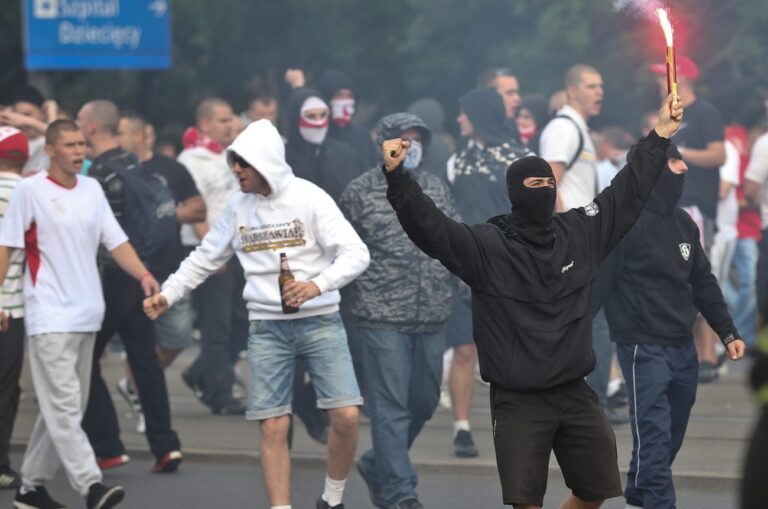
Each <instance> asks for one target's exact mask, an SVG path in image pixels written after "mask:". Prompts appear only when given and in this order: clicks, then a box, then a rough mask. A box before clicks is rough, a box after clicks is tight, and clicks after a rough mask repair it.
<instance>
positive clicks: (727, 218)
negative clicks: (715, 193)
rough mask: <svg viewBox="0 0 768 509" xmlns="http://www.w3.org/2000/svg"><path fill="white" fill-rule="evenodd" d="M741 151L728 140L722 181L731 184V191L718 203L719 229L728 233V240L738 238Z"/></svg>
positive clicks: (721, 176)
mask: <svg viewBox="0 0 768 509" xmlns="http://www.w3.org/2000/svg"><path fill="white" fill-rule="evenodd" d="M740 163H741V158H740V157H739V151H738V150H737V149H736V147H735V146H733V143H731V142H730V141H728V140H725V164H723V165H722V166H721V167H720V181H721V182H728V183H729V184H731V189H730V190H729V191H728V194H727V195H726V197H725V198H722V199H721V200H720V201H719V202H718V203H717V229H718V230H720V231H724V232H726V233H727V235H728V238H731V236H733V237H734V238H735V236H736V223H737V222H738V220H739V201H738V199H737V198H736V187H737V186H738V185H739V164H740Z"/></svg>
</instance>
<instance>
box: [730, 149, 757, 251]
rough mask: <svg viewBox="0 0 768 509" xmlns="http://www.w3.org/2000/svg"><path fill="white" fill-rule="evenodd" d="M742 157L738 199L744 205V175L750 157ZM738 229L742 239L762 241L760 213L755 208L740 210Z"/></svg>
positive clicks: (737, 190) (737, 192) (737, 191)
mask: <svg viewBox="0 0 768 509" xmlns="http://www.w3.org/2000/svg"><path fill="white" fill-rule="evenodd" d="M740 157H741V163H740V164H741V166H740V167H739V181H740V182H741V184H739V187H737V188H736V198H738V200H739V203H742V202H743V200H744V175H745V174H746V173H747V166H749V157H748V156H746V155H744V154H741V155H740ZM736 228H737V229H738V231H739V238H740V239H755V240H760V238H761V230H762V223H761V219H760V212H759V211H757V210H755V209H753V208H743V207H742V208H740V209H739V221H738V222H737V223H736Z"/></svg>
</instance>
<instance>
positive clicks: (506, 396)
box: [383, 96, 683, 509]
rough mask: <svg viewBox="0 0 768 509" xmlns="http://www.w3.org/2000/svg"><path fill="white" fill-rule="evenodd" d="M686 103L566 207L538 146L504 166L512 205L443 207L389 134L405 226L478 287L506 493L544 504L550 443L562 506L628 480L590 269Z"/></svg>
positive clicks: (395, 193) (634, 205)
mask: <svg viewBox="0 0 768 509" xmlns="http://www.w3.org/2000/svg"><path fill="white" fill-rule="evenodd" d="M670 106H671V107H670ZM682 115H683V108H682V105H681V104H680V102H679V101H678V100H674V101H673V98H672V97H671V96H670V98H668V100H667V101H665V103H664V104H663V105H662V107H661V109H660V110H659V116H660V120H659V124H658V126H657V127H656V129H655V130H654V131H652V132H650V133H649V134H648V136H647V137H646V138H644V139H641V140H640V142H639V143H638V145H637V149H636V150H635V151H634V154H633V156H632V157H631V158H630V160H629V162H628V164H627V166H626V167H625V168H624V169H623V170H622V171H621V172H620V173H619V174H618V175H617V176H616V177H615V179H614V181H613V184H612V185H611V186H610V187H608V188H607V189H606V190H605V191H603V192H602V193H601V194H600V195H598V196H597V197H596V198H595V201H594V202H592V203H590V204H588V205H586V206H584V207H580V208H578V209H572V210H569V211H568V212H564V213H561V214H554V215H553V213H552V211H553V209H554V205H555V198H556V189H555V179H554V175H553V173H552V168H551V167H550V166H549V164H548V163H547V162H546V161H544V160H543V159H541V158H538V157H535V156H529V157H524V158H522V159H520V160H518V161H515V162H514V163H512V164H511V165H510V167H509V170H508V171H507V175H506V182H507V190H508V193H509V198H510V201H511V202H512V212H511V213H510V214H507V215H504V216H497V217H494V218H492V219H490V221H489V224H483V225H474V226H468V225H465V224H462V223H458V222H456V221H453V220H452V219H450V218H448V217H447V216H445V214H443V213H442V212H440V210H439V209H438V208H437V207H435V205H434V203H433V202H432V201H431V200H430V199H429V198H428V197H427V196H426V195H425V194H424V193H423V192H422V191H421V189H420V187H419V185H418V183H417V182H416V181H414V180H413V178H411V177H410V176H409V175H408V174H407V173H406V172H405V171H403V169H402V162H403V160H404V159H405V156H406V150H407V147H408V142H407V141H403V140H399V139H397V140H388V141H386V142H384V144H383V152H384V165H385V171H386V172H387V182H388V183H389V189H388V191H387V198H388V199H389V201H390V203H391V204H392V207H393V208H394V209H395V211H396V212H397V216H398V219H399V221H400V224H401V225H402V226H403V229H404V230H405V232H406V233H407V234H408V237H409V238H410V239H411V240H412V241H413V242H414V244H416V245H417V246H418V247H419V248H420V249H421V250H422V251H424V252H425V253H427V254H428V255H429V256H432V257H433V258H437V259H438V260H440V262H441V263H442V264H443V265H444V266H445V267H446V268H447V269H448V270H450V271H451V272H453V273H454V274H456V275H457V276H459V277H460V278H461V279H462V280H464V281H465V282H466V283H467V284H468V285H469V287H470V288H471V289H472V312H473V316H472V320H473V329H474V338H475V342H476V343H477V346H478V353H479V357H480V370H481V374H482V376H483V378H484V379H485V380H486V381H489V382H490V383H491V417H492V419H493V433H494V444H495V447H496V461H497V466H498V469H499V475H500V477H501V484H502V493H503V500H504V503H506V504H512V505H514V506H515V507H517V508H525V509H532V508H535V507H540V506H541V505H542V503H543V499H544V492H545V491H546V482H547V473H548V465H549V457H550V454H551V451H552V450H553V449H554V451H555V455H556V456H557V459H558V462H559V463H560V467H561V469H562V471H563V476H564V478H565V483H566V484H567V485H568V487H570V488H571V490H572V495H571V496H569V497H568V499H567V500H566V501H565V502H564V503H563V505H562V506H561V508H563V509H593V508H597V507H600V505H602V502H603V500H604V499H606V498H611V497H616V496H619V495H620V494H621V492H622V489H621V480H620V478H619V471H618V466H617V463H616V462H617V458H616V441H615V438H614V436H613V431H612V430H611V427H610V425H609V423H608V421H607V419H606V417H605V414H603V412H602V410H601V409H600V407H599V405H598V401H597V397H596V396H595V393H594V391H592V390H591V389H590V388H589V386H588V385H587V384H586V382H585V381H584V377H585V376H586V375H587V374H588V373H589V372H590V371H592V369H593V368H594V365H595V355H594V353H593V352H592V337H591V335H592V334H591V325H592V312H591V306H590V294H591V292H592V279H593V277H594V275H595V272H596V270H597V266H598V265H599V264H600V262H602V261H603V260H604V259H605V257H606V256H608V253H609V252H610V251H611V249H613V247H614V246H616V245H617V244H618V243H619V241H620V240H621V238H622V237H623V236H624V234H625V233H626V232H627V231H629V229H630V228H631V227H632V225H633V224H634V222H635V221H636V220H637V218H638V216H639V215H640V212H641V211H642V209H643V207H644V205H645V202H646V201H647V200H648V198H649V196H650V194H651V191H652V189H653V187H654V185H655V184H656V180H657V179H658V177H659V175H660V174H661V172H662V170H663V169H664V167H665V165H666V149H667V146H668V144H669V137H670V136H672V134H674V133H675V132H676V131H677V129H678V128H679V126H680V123H681V121H682Z"/></svg>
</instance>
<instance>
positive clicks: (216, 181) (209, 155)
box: [177, 147, 240, 246]
mask: <svg viewBox="0 0 768 509" xmlns="http://www.w3.org/2000/svg"><path fill="white" fill-rule="evenodd" d="M177 160H178V161H179V162H180V163H181V164H183V165H184V166H185V167H186V168H187V171H189V174H190V175H192V179H193V180H194V181H195V185H196V186H197V190H198V191H200V196H202V197H203V201H205V207H206V209H207V217H206V222H207V223H208V225H209V226H213V224H214V223H215V222H216V221H217V220H218V219H219V216H221V213H222V212H224V209H226V208H227V205H228V204H229V200H231V199H232V197H233V196H234V195H235V193H237V192H238V191H240V185H239V184H238V183H237V179H236V178H235V174H234V173H232V170H231V169H230V168H229V165H228V164H227V155H226V153H225V152H222V153H220V154H215V153H213V152H211V151H210V150H208V149H207V148H204V147H196V148H190V149H186V150H184V151H183V152H182V153H181V154H179V158H178V159H177ZM181 243H182V244H183V245H185V246H197V245H199V244H200V239H198V238H197V235H195V231H194V229H193V228H192V225H189V224H185V225H182V226H181Z"/></svg>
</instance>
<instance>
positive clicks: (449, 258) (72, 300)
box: [0, 55, 768, 509]
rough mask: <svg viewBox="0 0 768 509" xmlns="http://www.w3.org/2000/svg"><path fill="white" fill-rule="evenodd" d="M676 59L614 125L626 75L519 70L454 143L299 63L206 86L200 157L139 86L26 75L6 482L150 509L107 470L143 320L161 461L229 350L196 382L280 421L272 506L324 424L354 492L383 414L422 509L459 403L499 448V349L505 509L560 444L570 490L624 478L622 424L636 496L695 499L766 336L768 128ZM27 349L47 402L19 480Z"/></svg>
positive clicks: (385, 457)
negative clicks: (108, 95) (179, 386)
mask: <svg viewBox="0 0 768 509" xmlns="http://www.w3.org/2000/svg"><path fill="white" fill-rule="evenodd" d="M649 72H651V73H654V74H656V75H657V76H658V83H659V88H660V102H661V103H662V105H661V108H658V109H657V108H654V109H653V110H651V111H649V112H648V113H647V114H645V115H644V116H643V118H642V119H639V120H638V121H637V128H636V129H632V130H629V129H626V128H625V127H619V126H607V127H602V128H600V129H599V130H592V129H590V126H589V124H590V121H591V120H592V119H593V118H595V117H597V116H599V115H600V111H601V107H602V101H603V96H604V88H603V80H602V76H601V74H600V72H599V71H598V70H597V69H596V68H594V67H591V66H588V65H583V64H577V65H574V66H572V67H571V68H570V69H568V70H567V71H566V72H565V73H564V80H563V86H564V88H563V90H561V91H559V92H557V93H555V94H553V95H552V96H551V97H549V98H547V97H546V96H544V95H541V94H539V93H531V94H525V93H523V92H526V91H521V90H520V86H519V82H518V79H517V77H516V76H515V74H514V72H513V71H512V70H510V69H507V68H492V69H488V70H487V71H485V72H483V73H482V74H481V75H480V76H479V77H478V81H477V87H476V88H474V89H472V90H469V91H468V92H467V93H466V94H464V95H463V96H462V97H460V98H459V99H458V109H459V115H458V117H457V118H456V123H457V132H458V136H457V137H453V136H452V135H451V134H449V132H448V131H450V129H448V130H446V126H445V112H444V108H443V106H442V105H441V104H440V103H439V102H438V101H436V100H435V99H433V98H423V99H420V100H418V101H415V102H414V103H413V104H411V105H409V106H408V107H407V108H405V110H404V111H401V112H395V113H390V114H387V115H384V116H382V117H381V118H380V119H379V120H378V121H377V122H375V124H374V125H371V126H364V125H361V123H358V122H357V121H356V118H355V107H356V105H357V104H358V102H357V101H358V99H359V98H358V96H357V93H356V89H355V87H354V84H353V82H352V80H351V79H350V78H349V76H348V75H346V74H345V73H343V72H340V71H337V70H329V71H327V72H325V73H324V74H322V75H321V76H320V77H319V78H318V79H317V80H315V81H313V82H311V83H310V82H308V79H307V77H306V76H305V74H304V73H303V72H302V71H301V70H300V69H289V70H288V71H287V72H286V73H285V84H284V86H285V88H286V90H287V92H286V94H283V95H286V96H287V100H283V95H281V94H279V93H278V92H277V91H276V90H270V89H269V87H259V88H258V89H257V90H254V91H253V97H252V98H251V100H250V101H249V103H248V104H247V105H246V107H245V109H244V111H243V112H242V113H241V114H236V112H235V109H234V108H233V106H232V104H230V103H229V102H228V101H227V100H225V99H223V98H220V97H208V98H205V99H203V100H202V101H200V102H199V104H198V105H197V108H196V111H195V125H193V126H191V127H189V129H187V130H186V132H184V134H183V137H182V138H181V140H178V144H177V142H176V140H158V139H157V134H156V132H157V130H156V128H155V126H154V125H153V124H152V123H151V122H150V121H149V120H148V119H147V118H146V116H145V115H144V114H143V113H141V112H135V111H128V110H121V109H120V108H119V106H118V105H116V104H115V103H113V102H112V101H110V100H106V99H96V100H92V101H88V102H86V103H85V104H83V105H81V106H80V107H79V109H78V110H77V111H72V112H67V111H64V110H63V109H61V108H60V107H59V105H58V104H57V103H56V102H55V101H54V100H52V99H48V100H46V98H45V97H44V95H43V94H42V93H41V92H40V91H38V90H37V89H36V88H34V87H32V86H29V85H23V86H19V87H18V88H17V89H16V90H15V91H14V93H13V95H12V96H11V97H9V98H7V101H5V105H4V106H1V107H0V282H1V283H2V301H0V319H2V332H1V333H0V421H1V422H0V488H6V489H15V490H16V499H15V505H16V507H19V508H41V509H49V508H51V509H56V508H61V507H63V505H61V504H59V503H58V502H56V501H55V500H54V498H52V496H51V495H49V494H48V493H47V491H46V489H45V485H46V483H47V482H48V481H50V480H51V479H52V477H53V476H54V475H55V473H56V471H57V470H58V468H59V466H63V467H64V470H65V472H66V474H67V478H68V480H69V481H70V484H71V485H72V487H73V488H74V489H75V490H77V491H78V492H79V493H80V494H81V495H82V496H83V497H85V500H86V505H87V507H89V508H102V509H103V508H109V507H113V506H114V505H116V504H118V503H119V502H120V501H121V500H122V498H123V497H124V495H125V493H124V490H123V488H122V487H120V486H107V485H105V484H103V483H102V471H103V470H107V469H112V468H117V467H120V466H122V465H124V464H126V463H128V462H129V461H130V457H129V456H128V455H127V453H126V448H125V446H124V445H123V443H122V441H121V439H120V429H119V427H118V420H117V414H116V410H115V405H114V404H113V401H112V397H111V392H110V389H109V387H108V385H107V383H106V381H105V380H104V377H103V376H102V373H101V368H100V359H101V358H102V357H103V355H104V352H105V351H106V350H107V346H108V344H110V342H112V341H116V338H119V341H120V343H122V345H123V348H124V351H125V359H126V366H125V376H124V377H122V378H121V379H120V380H117V381H116V382H115V390H116V391H117V392H118V393H119V394H120V395H121V396H122V397H123V398H124V399H125V400H126V402H127V404H128V405H129V408H130V409H131V410H132V412H133V414H134V416H135V419H136V428H137V430H138V431H140V432H142V433H145V435H146V439H147V443H148V446H149V449H150V450H151V452H152V454H153V455H154V456H155V458H156V460H155V463H154V466H153V467H152V472H154V473H170V472H175V471H177V470H178V468H179V466H180V464H181V463H182V461H183V459H184V457H183V453H182V446H181V441H180V439H179V436H178V435H177V433H176V432H175V431H174V429H173V425H172V413H171V409H170V406H169V399H168V390H167V385H166V379H165V374H164V369H165V368H167V367H168V366H169V365H171V364H172V363H173V362H174V361H175V359H176V358H177V356H178V355H179V354H180V353H181V352H182V351H183V350H184V349H186V348H188V347H190V346H192V345H193V344H195V343H196V341H199V353H198V354H197V357H196V358H195V360H194V362H193V363H192V364H191V365H189V366H188V367H186V368H185V369H184V370H183V372H182V379H183V382H184V383H185V384H186V386H188V387H189V389H190V390H191V391H192V392H193V394H194V395H195V397H196V398H197V399H198V400H199V402H200V403H201V404H202V405H205V407H207V408H208V409H209V410H210V412H211V413H212V414H213V415H243V416H244V417H245V418H246V419H247V420H252V421H257V422H258V423H259V430H260V437H261V440H260V446H259V447H260V460H261V467H262V473H263V477H264V481H265V485H266V491H267V495H268V498H269V502H270V504H271V507H272V508H273V509H288V508H290V507H291V505H290V504H291V491H290V447H291V442H292V434H293V427H294V425H295V423H294V420H293V418H292V416H293V415H295V416H296V417H298V418H299V420H300V421H301V422H302V423H303V425H304V426H305V427H306V430H307V432H308V433H309V435H310V436H311V437H312V438H313V439H315V440H317V441H319V442H321V443H324V444H327V445H328V469H327V475H326V478H325V481H324V487H323V491H322V494H321V495H320V497H319V498H318V500H317V508H318V509H324V508H337V509H338V508H340V507H343V502H342V500H343V493H344V489H345V484H346V482H347V478H348V476H349V472H350V470H351V469H352V467H353V464H354V463H355V458H356V453H357V441H358V422H359V418H360V417H359V414H360V412H361V411H362V413H364V414H365V415H366V416H367V417H368V419H369V420H370V423H371V426H370V428H371V438H372V448H371V449H370V450H368V451H363V452H361V454H360V455H359V456H358V457H357V463H356V468H357V471H358V472H359V474H360V476H361V477H362V479H363V480H364V481H365V483H366V485H367V488H368V491H369V494H370V499H371V502H372V504H373V505H374V506H376V507H379V508H382V509H390V508H392V509H419V508H421V507H423V505H422V502H421V501H420V500H419V497H418V494H417V484H418V477H417V474H416V471H415V470H414V468H413V465H412V464H411V460H410V457H409V450H410V448H411V446H412V444H413V442H414V440H416V438H417V436H418V435H419V432H420V431H421V430H422V428H423V427H424V425H425V424H426V422H427V421H429V420H430V418H431V417H432V415H433V413H434V411H435V410H436V408H437V407H438V405H439V403H440V401H441V391H443V394H444V395H445V396H446V397H444V398H442V399H443V400H445V401H447V404H448V406H450V408H451V412H452V414H453V420H454V430H453V434H452V436H447V437H446V448H450V447H452V449H453V453H454V454H455V455H456V456H457V457H460V458H471V457H476V456H478V455H480V454H484V455H485V454H493V453H492V452H491V451H481V450H478V448H477V446H476V445H475V442H474V439H473V436H472V428H471V424H470V423H471V420H472V416H471V408H472V398H473V392H474V389H475V386H476V384H477V380H476V370H477V369H478V365H479V372H480V375H481V377H482V380H483V382H484V383H488V384H490V388H491V417H492V420H493V435H494V445H495V454H496V461H497V465H498V470H499V476H500V479H501V485H502V498H503V501H504V503H506V504H511V505H514V506H515V507H519V508H534V507H540V506H541V505H542V501H543V497H544V492H545V489H546V476H547V467H548V458H549V455H550V452H551V451H552V450H554V451H555V453H556V455H557V459H558V461H559V463H560V466H561V469H562V470H563V474H564V476H565V479H566V484H567V485H568V486H569V488H570V489H571V490H572V492H573V494H572V495H571V496H570V497H569V498H568V499H567V500H566V501H565V502H564V503H563V506H562V507H564V508H593V507H594V508H596V507H599V506H600V505H601V503H602V501H603V500H605V499H607V498H611V497H616V496H620V495H622V482H621V479H620V477H619V472H618V465H617V455H616V448H615V439H614V435H613V431H612V428H611V426H612V425H616V426H618V425H623V424H629V425H630V427H631V431H632V435H633V440H634V448H633V451H632V460H631V463H630V465H629V472H628V476H627V479H626V482H625V483H624V485H625V488H624V490H623V496H624V497H625V499H626V502H627V507H659V508H661V507H670V508H671V507H675V500H676V495H675V490H674V485H673V482H672V462H673V460H674V457H675V455H676V453H677V451H678V450H679V449H680V447H681V446H682V443H683V438H684V435H685V430H686V426H687V422H688V417H689V415H690V411H691V408H692V406H693V401H694V399H695V394H696V386H697V384H698V383H712V382H715V381H716V380H717V378H718V376H719V374H720V373H722V372H723V371H724V370H726V369H727V366H728V364H727V362H726V360H727V359H729V358H730V359H732V360H738V359H740V358H741V357H742V356H743V355H744V354H745V353H746V354H748V355H756V356H758V355H759V354H760V352H761V345H760V344H759V341H758V331H759V330H760V327H761V325H762V321H763V319H764V318H768V262H767V261H766V260H768V235H767V234H765V233H766V232H764V230H765V229H768V202H766V201H765V200H766V197H765V195H766V193H764V189H765V186H766V185H767V184H768V182H766V181H768V133H767V132H768V124H766V122H765V121H763V122H762V123H761V124H759V125H756V126H748V127H747V126H738V125H729V126H725V125H724V123H723V120H722V117H721V115H720V114H719V113H718V111H717V109H716V108H715V107H714V106H713V105H712V104H711V103H709V102H708V101H706V100H705V99H704V98H700V97H698V96H697V92H696V81H697V78H698V68H697V65H696V63H695V62H694V61H693V60H692V59H691V58H689V57H687V56H684V55H678V78H679V96H670V95H668V91H667V83H666V69H665V67H663V66H657V65H652V66H650V68H649ZM683 111H685V113H684V114H683ZM683 115H685V118H684V119H683ZM637 139H639V141H636V140H637ZM657 181H658V183H657ZM510 205H511V207H512V209H511V213H510ZM278 276H280V283H279V282H278ZM25 338H26V345H27V348H26V351H27V357H28V359H29V365H30V372H31V375H32V379H33V382H34V390H35V395H36V399H37V402H38V405H39V410H40V413H39V416H38V419H37V421H36V424H35V429H34V430H33V432H32V435H31V437H30V439H29V443H28V446H27V450H26V452H25V455H24V460H23V462H22V464H21V465H20V471H19V472H18V473H17V472H16V470H14V469H13V468H12V466H11V463H10V457H9V449H10V438H11V434H12V431H13V424H14V420H15V414H16V410H17V408H18V404H19V394H20V388H19V378H20V374H21V369H22V365H23V361H24V351H25V348H24V344H25ZM762 346H763V350H765V353H768V348H765V345H762ZM243 357H244V358H246V359H247V363H248V366H249V368H250V377H249V381H248V383H247V387H246V384H245V383H244V381H243V380H242V378H241V377H240V376H239V374H238V373H237V371H236V369H235V366H236V363H237V362H238V360H239V359H241V358H243ZM757 365H758V366H759V365H761V364H760V362H758V364H757ZM444 366H446V367H447V369H445V371H446V372H445V373H444V372H443V371H444ZM756 371H757V370H756ZM758 373H759V371H758ZM757 376H758V377H757V378H756V381H755V385H756V388H758V389H760V388H761V387H764V384H765V383H768V374H766V376H765V380H762V379H760V378H759V376H760V375H757ZM641 443H642V445H643V446H642V448H641V447H640V444H641ZM641 464H642V465H643V468H642V469H641V468H640V465H641Z"/></svg>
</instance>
